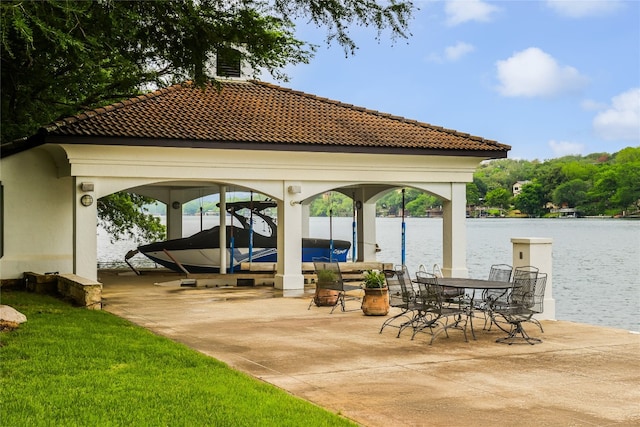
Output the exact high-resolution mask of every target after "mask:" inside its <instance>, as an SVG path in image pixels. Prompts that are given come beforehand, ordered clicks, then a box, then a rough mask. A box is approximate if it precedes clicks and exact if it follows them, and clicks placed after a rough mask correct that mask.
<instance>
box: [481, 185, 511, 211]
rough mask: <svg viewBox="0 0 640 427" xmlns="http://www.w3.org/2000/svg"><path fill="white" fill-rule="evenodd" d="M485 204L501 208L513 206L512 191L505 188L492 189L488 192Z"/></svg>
mask: <svg viewBox="0 0 640 427" xmlns="http://www.w3.org/2000/svg"><path fill="white" fill-rule="evenodd" d="M485 205H487V206H490V207H498V208H501V209H509V206H511V192H510V191H509V190H507V189H504V188H496V189H495V190H491V191H489V192H488V193H487V196H486V198H485Z"/></svg>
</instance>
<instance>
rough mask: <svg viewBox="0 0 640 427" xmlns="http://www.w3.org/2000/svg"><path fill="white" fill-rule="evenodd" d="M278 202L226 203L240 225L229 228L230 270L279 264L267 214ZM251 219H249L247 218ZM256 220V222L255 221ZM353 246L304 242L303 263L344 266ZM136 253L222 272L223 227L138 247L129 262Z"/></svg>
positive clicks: (177, 266)
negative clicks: (321, 260)
mask: <svg viewBox="0 0 640 427" xmlns="http://www.w3.org/2000/svg"><path fill="white" fill-rule="evenodd" d="M276 206H277V205H276V202H274V201H271V200H266V201H252V202H251V201H243V202H231V203H227V212H229V213H230V214H231V215H232V216H233V218H234V220H237V221H236V222H239V223H240V225H239V226H238V225H235V224H233V223H232V224H233V225H227V226H226V232H227V235H226V239H227V242H226V248H225V249H224V250H226V251H227V257H226V259H227V260H228V262H229V265H228V266H227V268H228V269H229V270H232V271H239V270H240V264H241V263H243V262H276V261H277V226H276V224H275V222H274V221H273V219H272V218H271V217H270V216H269V215H268V214H267V213H266V212H265V211H266V210H267V209H268V208H275V207H276ZM247 215H248V216H247ZM256 217H257V218H256ZM255 220H260V221H262V224H263V225H262V228H263V229H264V230H266V232H265V234H263V233H259V232H256V231H254V228H260V227H252V224H253V223H254V222H255ZM350 248H351V243H350V242H349V241H347V240H333V239H319V238H310V237H305V238H303V239H302V261H303V262H310V261H313V260H314V259H315V258H327V259H332V260H335V261H339V262H345V261H346V260H347V255H348V252H349V249H350ZM137 252H140V253H142V254H144V255H145V256H146V257H147V258H149V259H151V260H152V261H154V262H156V263H157V264H160V265H162V266H164V267H166V268H169V269H171V270H174V271H178V272H185V271H187V272H189V273H208V272H219V271H220V227H219V226H215V227H212V228H210V229H207V230H203V231H200V232H198V233H196V234H194V235H192V236H189V237H184V238H181V239H171V240H165V241H162V242H155V243H149V244H146V245H142V246H139V247H138V249H137V251H131V252H129V253H128V254H127V258H126V260H127V263H128V259H129V258H131V256H133V255H135V254H136V253H137Z"/></svg>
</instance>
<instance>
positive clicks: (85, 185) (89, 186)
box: [80, 182, 93, 193]
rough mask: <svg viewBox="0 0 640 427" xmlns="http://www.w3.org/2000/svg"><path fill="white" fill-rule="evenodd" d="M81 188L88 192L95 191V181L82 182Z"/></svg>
mask: <svg viewBox="0 0 640 427" xmlns="http://www.w3.org/2000/svg"><path fill="white" fill-rule="evenodd" d="M80 190H82V191H84V192H85V193H88V192H89V191H93V182H81V183H80Z"/></svg>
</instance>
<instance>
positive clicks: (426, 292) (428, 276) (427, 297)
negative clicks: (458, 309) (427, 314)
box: [416, 271, 446, 312]
mask: <svg viewBox="0 0 640 427" xmlns="http://www.w3.org/2000/svg"><path fill="white" fill-rule="evenodd" d="M416 281H417V282H418V288H419V290H420V293H419V295H418V297H417V298H416V299H417V301H418V302H419V303H420V304H422V305H423V307H424V310H425V311H431V312H433V311H440V310H441V309H442V305H443V304H444V302H445V299H446V297H445V295H444V289H443V288H444V286H441V285H439V284H438V277H437V276H436V275H435V274H433V273H428V272H426V271H418V272H417V273H416Z"/></svg>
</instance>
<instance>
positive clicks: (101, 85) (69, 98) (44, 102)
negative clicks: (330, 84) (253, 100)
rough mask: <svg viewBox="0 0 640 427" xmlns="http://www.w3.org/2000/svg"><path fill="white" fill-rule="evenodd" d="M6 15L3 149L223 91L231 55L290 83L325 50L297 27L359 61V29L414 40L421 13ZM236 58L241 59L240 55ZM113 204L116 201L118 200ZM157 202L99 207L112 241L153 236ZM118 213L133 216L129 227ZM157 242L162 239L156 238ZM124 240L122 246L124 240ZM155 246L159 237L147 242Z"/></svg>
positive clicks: (76, 11)
mask: <svg viewBox="0 0 640 427" xmlns="http://www.w3.org/2000/svg"><path fill="white" fill-rule="evenodd" d="M0 8H1V9H0V10H1V17H0V19H1V21H0V31H1V38H0V41H1V49H2V50H1V56H0V57H1V61H2V63H1V65H2V66H1V82H2V91H1V104H0V115H1V122H0V124H1V127H0V142H1V143H2V144H5V143H9V142H11V141H13V140H15V139H18V138H24V137H28V136H30V135H32V134H34V133H35V132H36V131H37V129H38V128H39V127H40V126H43V125H45V124H47V123H50V122H52V121H53V120H55V119H57V118H59V117H64V116H70V115H74V114H76V113H78V112H80V111H81V110H86V109H91V108H96V107H99V106H103V105H106V104H110V103H113V102H116V101H118V100H120V99H125V98H130V97H133V96H135V95H138V94H139V93H140V92H142V91H144V90H146V89H149V88H154V87H162V86H167V85H169V84H171V83H175V82H180V81H184V80H189V79H191V80H193V81H194V82H195V83H196V84H198V85H204V84H205V83H206V82H208V81H214V82H215V67H214V66H213V59H214V58H215V56H216V55H218V56H221V57H222V59H225V57H226V56H227V55H231V53H230V52H234V54H237V55H239V58H240V59H241V60H242V61H243V62H244V63H246V64H248V65H249V66H250V67H251V68H252V69H253V70H255V73H256V75H257V73H259V72H260V70H264V71H266V72H269V73H270V74H271V75H272V76H274V77H275V78H276V79H278V80H286V79H287V76H286V74H284V72H283V71H282V70H283V68H284V67H285V66H286V65H289V64H298V63H307V62H308V61H309V60H310V59H311V58H312V56H313V52H314V51H315V49H316V46H314V45H311V44H308V43H306V42H304V41H302V40H298V39H296V38H295V36H294V28H295V26H294V24H293V20H294V19H296V18H304V19H305V20H307V21H308V22H311V23H313V24H315V25H317V26H322V27H326V29H327V39H326V40H327V43H331V42H334V41H335V42H337V43H338V44H340V45H341V46H342V47H343V48H344V50H345V54H346V55H349V54H353V53H354V52H355V49H356V44H355V42H354V40H353V39H352V38H351V37H350V36H349V33H348V29H349V28H348V27H349V26H351V25H363V26H371V27H374V28H375V29H377V31H378V33H377V34H378V37H380V36H381V35H382V32H383V31H384V30H386V29H388V30H389V31H390V32H391V37H392V39H394V38H396V37H401V38H404V37H407V36H408V33H407V28H408V21H409V19H410V17H411V13H412V10H413V4H412V3H411V2H409V1H400V2H396V1H394V0H380V1H378V0H367V1H362V0H327V1H322V2H318V1H315V0H292V1H283V0H275V1H269V0H243V1H239V2H233V1H228V2H227V1H220V0H156V1H114V0H97V1H93V0H76V1H71V0H41V1H16V0H13V1H12V0H8V1H7V0H5V1H3V2H1V3H0ZM231 48H233V49H236V50H233V51H232V50H231ZM111 197H113V199H110V198H111ZM148 202H150V200H149V199H141V198H139V196H135V195H130V194H128V193H123V194H117V195H113V196H107V198H105V200H104V201H103V202H102V203H100V204H99V205H98V209H99V217H100V219H101V220H102V221H109V220H112V221H114V226H113V227H110V228H108V229H109V230H110V231H112V232H120V231H125V230H130V229H132V228H136V227H138V228H140V229H144V228H145V227H147V226H151V229H155V225H153V224H152V222H150V220H151V218H147V217H145V216H144V215H142V216H139V215H135V214H133V210H132V208H135V207H137V208H138V209H139V208H140V207H141V206H142V205H141V204H140V203H148ZM113 209H123V212H129V213H131V214H132V216H130V217H129V218H128V220H127V218H126V217H125V216H122V215H121V214H120V213H118V212H114V211H113ZM152 234H153V233H152ZM114 237H116V238H118V236H117V235H116V236H114ZM147 237H152V236H147Z"/></svg>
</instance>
